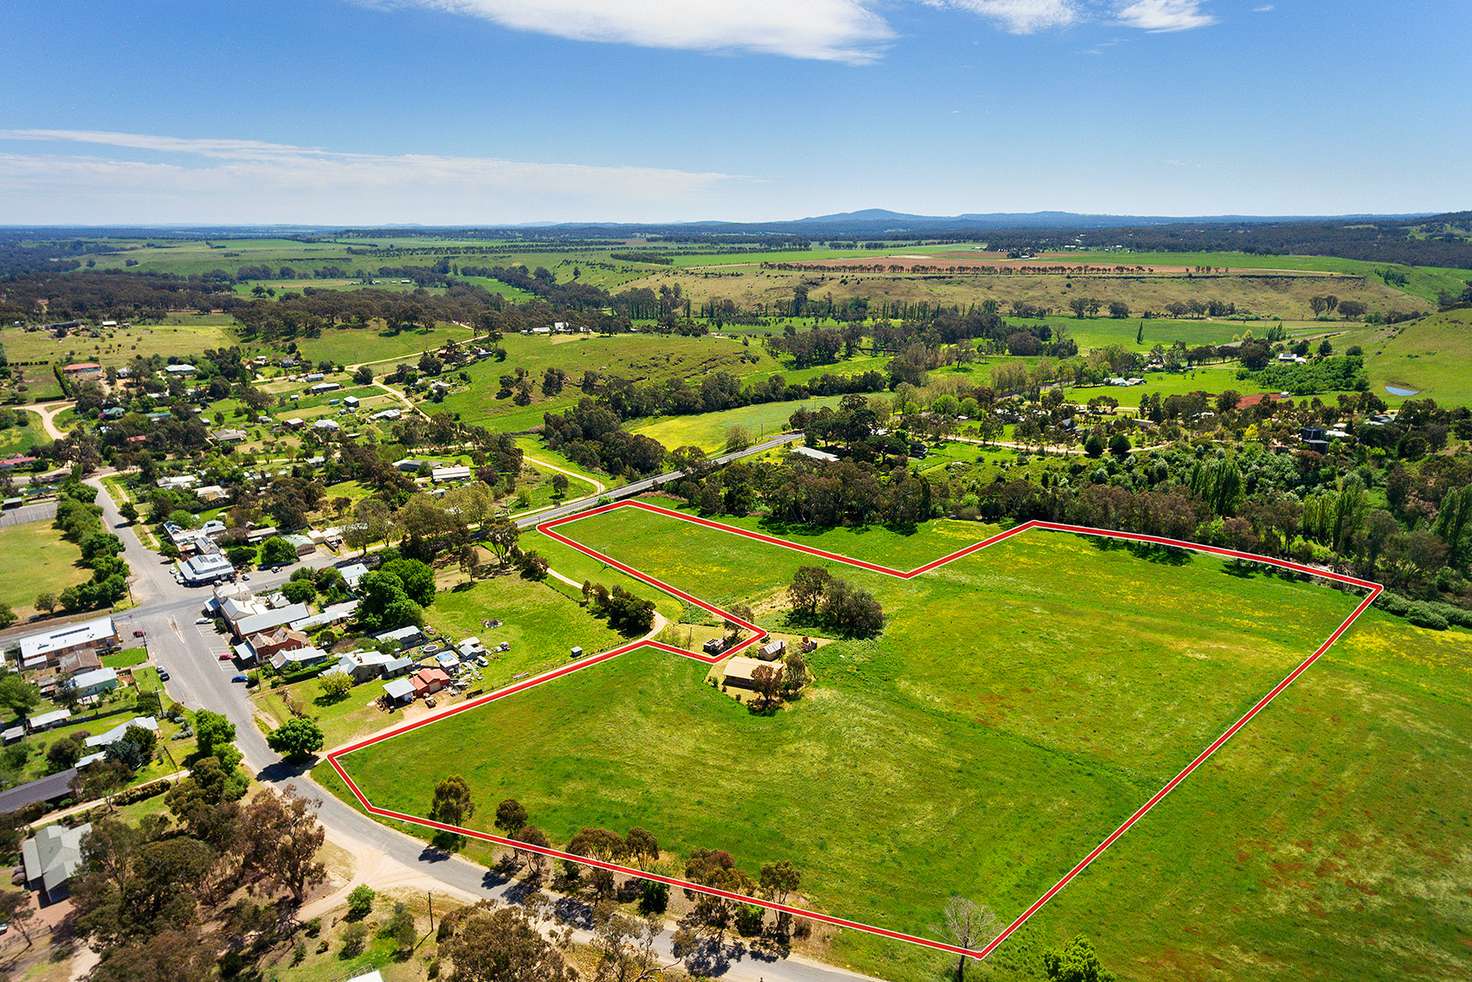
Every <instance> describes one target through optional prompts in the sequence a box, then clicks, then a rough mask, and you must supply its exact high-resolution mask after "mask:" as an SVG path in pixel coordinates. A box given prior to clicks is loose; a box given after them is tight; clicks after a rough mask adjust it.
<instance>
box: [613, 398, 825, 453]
mask: <svg viewBox="0 0 1472 982" xmlns="http://www.w3.org/2000/svg"><path fill="white" fill-rule="evenodd" d="M840 398H842V397H841V396H816V397H814V398H811V399H799V400H795V401H793V402H767V403H760V404H757V405H753V406H740V407H738V408H736V409H727V410H723V411H722V412H717V413H695V414H692V415H689V416H662V417H659V418H657V419H652V420H647V421H643V422H640V423H637V424H635V425H634V426H633V427H632V430H633V432H635V433H640V434H643V435H644V436H647V437H650V438H651V439H654V440H658V441H659V442H660V443H662V444H664V445H665V447H666V448H668V449H670V450H676V449H678V448H680V447H699V448H700V449H701V450H704V451H705V452H706V453H715V452H720V451H724V450H725V449H726V437H727V436H728V435H729V434H730V432H731V430H732V429H733V428H735V427H740V428H741V429H743V430H745V431H746V433H747V435H748V436H750V437H751V442H752V443H760V442H761V441H762V440H763V439H764V438H766V437H769V436H774V435H776V434H778V433H784V432H786V431H787V430H788V429H789V427H788V425H787V420H788V418H789V417H791V416H792V414H793V413H795V412H797V411H798V410H799V409H818V408H821V407H823V406H836V405H838V401H839V399H840Z"/></svg>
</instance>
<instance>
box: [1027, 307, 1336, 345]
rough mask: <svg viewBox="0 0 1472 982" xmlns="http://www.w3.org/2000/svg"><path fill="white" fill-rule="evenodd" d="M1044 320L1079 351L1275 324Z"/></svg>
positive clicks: (1311, 325)
mask: <svg viewBox="0 0 1472 982" xmlns="http://www.w3.org/2000/svg"><path fill="white" fill-rule="evenodd" d="M1009 322H1010V323H1014V324H1017V325H1018V326H1019V327H1031V326H1033V325H1035V324H1037V323H1038V322H1037V321H1035V320H1016V319H1012V318H1009ZM1042 322H1043V323H1045V324H1047V325H1048V326H1049V327H1051V328H1052V329H1053V331H1054V333H1055V334H1056V333H1059V332H1062V335H1063V336H1064V337H1069V338H1072V339H1073V340H1074V341H1076V342H1077V343H1078V347H1079V350H1080V351H1091V350H1093V349H1095V348H1107V347H1109V346H1110V345H1120V346H1122V347H1124V348H1127V349H1130V350H1132V351H1140V352H1142V353H1143V352H1148V351H1149V350H1150V349H1151V348H1153V347H1155V346H1156V345H1157V344H1158V345H1162V346H1164V347H1166V348H1169V347H1170V346H1171V345H1172V344H1174V343H1175V342H1177V341H1180V342H1182V343H1184V344H1185V345H1186V347H1188V348H1194V347H1197V346H1198V345H1203V344H1225V343H1227V342H1228V341H1235V340H1237V339H1239V338H1241V337H1243V336H1244V335H1247V334H1251V335H1252V336H1253V337H1257V338H1260V337H1263V336H1264V335H1266V334H1267V332H1268V329H1269V328H1271V327H1273V326H1275V325H1276V323H1277V322H1276V321H1269V322H1264V321H1242V320H1215V319H1210V320H1208V319H1202V320H1172V319H1169V318H1159V317H1157V318H1151V319H1150V320H1142V319H1141V318H1139V317H1123V318H1112V317H1089V318H1085V319H1079V318H1077V317H1058V316H1054V317H1045V318H1043V321H1042ZM1344 326H1345V325H1344V324H1342V323H1337V322H1333V321H1323V322H1312V321H1309V322H1298V323H1287V324H1285V325H1284V328H1285V329H1286V330H1287V332H1288V334H1289V335H1290V336H1293V337H1297V336H1299V335H1317V334H1325V333H1329V332H1332V331H1335V330H1338V329H1342V328H1343V327H1344ZM1141 334H1143V335H1144V337H1143V338H1142V339H1141V341H1140V342H1139V343H1138V344H1136V343H1135V338H1136V337H1139V336H1140V335H1141Z"/></svg>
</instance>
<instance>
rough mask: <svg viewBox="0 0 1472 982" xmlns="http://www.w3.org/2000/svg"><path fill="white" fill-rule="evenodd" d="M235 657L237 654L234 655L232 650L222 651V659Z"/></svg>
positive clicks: (228, 659) (226, 659) (227, 659)
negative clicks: (231, 652)
mask: <svg viewBox="0 0 1472 982" xmlns="http://www.w3.org/2000/svg"><path fill="white" fill-rule="evenodd" d="M234 657H235V656H234V655H232V654H230V652H228V651H222V652H220V661H230V660H231V659H232V658H234Z"/></svg>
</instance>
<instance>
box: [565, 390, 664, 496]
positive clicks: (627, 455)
mask: <svg viewBox="0 0 1472 982" xmlns="http://www.w3.org/2000/svg"><path fill="white" fill-rule="evenodd" d="M543 422H544V429H543V431H542V437H543V439H545V440H546V441H547V446H549V447H551V448H552V449H553V450H557V451H560V452H561V453H563V454H566V455H567V457H568V458H570V459H571V460H573V461H576V462H577V463H579V464H582V465H583V466H584V467H591V468H594V469H597V470H603V471H606V472H608V473H610V474H627V475H630V476H633V477H643V476H646V475H649V474H655V473H658V471H659V469H660V467H661V466H662V465H663V464H664V458H665V449H664V447H662V446H660V444H659V443H658V442H657V441H655V440H651V439H650V438H649V437H647V436H638V435H636V434H632V433H628V432H626V431H625V430H624V429H623V428H622V427H621V426H620V422H621V421H620V419H619V417H618V414H617V413H615V412H614V411H613V410H611V409H609V408H607V407H605V406H602V405H599V404H598V403H597V402H595V401H594V400H592V399H587V398H584V399H580V400H579V401H578V404H577V405H576V406H574V407H572V408H571V409H569V410H567V411H566V412H563V413H548V414H547V415H546V416H545V417H544V418H543Z"/></svg>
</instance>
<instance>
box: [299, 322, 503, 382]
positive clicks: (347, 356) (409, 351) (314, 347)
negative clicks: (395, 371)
mask: <svg viewBox="0 0 1472 982" xmlns="http://www.w3.org/2000/svg"><path fill="white" fill-rule="evenodd" d="M474 336H475V332H474V331H473V330H471V329H470V328H468V327H462V326H460V325H458V324H436V325H435V326H434V327H432V328H428V329H425V330H419V331H402V332H400V333H398V334H390V333H388V332H386V331H383V330H378V329H374V328H372V327H366V328H350V327H339V328H332V329H330V330H326V331H323V332H322V334H321V336H320V337H315V338H299V339H297V343H296V346H297V350H298V351H299V352H301V356H302V357H303V358H304V359H306V360H307V361H308V362H312V363H316V362H320V361H330V362H332V363H333V364H335V365H357V364H361V363H362V362H378V361H391V360H392V359H395V358H403V359H406V360H408V361H410V362H411V363H412V362H414V361H417V357H418V354H419V352H421V351H432V350H434V349H436V348H443V347H444V346H445V345H446V344H448V343H449V342H451V341H456V342H459V343H461V344H464V343H465V342H467V341H469V340H470V339H471V338H473V337H474ZM411 356H413V357H411ZM391 367H392V366H391V365H387V366H383V367H382V368H380V370H379V371H378V372H376V373H375V374H378V375H382V374H384V372H385V371H387V370H388V369H389V368H391Z"/></svg>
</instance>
